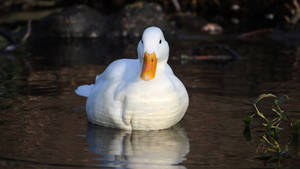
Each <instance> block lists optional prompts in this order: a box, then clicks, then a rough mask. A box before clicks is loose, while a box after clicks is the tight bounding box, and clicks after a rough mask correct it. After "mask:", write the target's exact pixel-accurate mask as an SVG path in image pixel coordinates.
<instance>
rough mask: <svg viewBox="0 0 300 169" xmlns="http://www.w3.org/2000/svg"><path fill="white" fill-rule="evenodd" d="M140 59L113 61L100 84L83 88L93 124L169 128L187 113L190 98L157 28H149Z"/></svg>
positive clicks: (140, 47) (99, 78) (79, 91)
mask: <svg viewBox="0 0 300 169" xmlns="http://www.w3.org/2000/svg"><path fill="white" fill-rule="evenodd" d="M137 53H138V58H137V59H120V60H116V61H114V62H112V63H111V64H110V65H109V66H108V67H107V68H106V70H105V71H104V72H103V73H102V74H100V75H98V76H97V77H96V83H95V84H91V85H83V86H79V87H78V88H77V89H76V91H75V92H76V94H78V95H80V96H85V97H88V99H87V102H86V111H87V117H88V120H89V121H90V122H91V123H93V124H98V125H102V126H106V127H113V128H120V129H126V130H159V129H166V128H169V127H171V126H173V125H174V124H176V123H177V122H179V121H180V120H181V119H182V117H183V115H184V114H185V112H186V110H187V107H188V104H189V98H188V94H187V91H186V89H185V87H184V85H183V84H182V82H181V81H180V80H179V79H178V78H177V77H176V76H175V75H174V74H173V71H172V69H171V67H170V66H169V65H168V63H167V60H168V57H169V45H168V42H167V41H166V40H165V38H164V35H163V33H162V31H161V30H160V29H159V28H157V27H149V28H147V29H146V30H145V31H144V33H143V36H142V39H141V40H140V41H139V44H138V47H137Z"/></svg>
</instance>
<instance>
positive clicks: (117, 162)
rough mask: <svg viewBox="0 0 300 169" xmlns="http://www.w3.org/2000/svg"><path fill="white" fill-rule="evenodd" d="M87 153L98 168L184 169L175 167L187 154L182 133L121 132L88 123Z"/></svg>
mask: <svg viewBox="0 0 300 169" xmlns="http://www.w3.org/2000/svg"><path fill="white" fill-rule="evenodd" d="M87 139H88V143H89V148H88V150H89V152H91V153H94V154H99V155H100V157H99V158H97V159H95V160H98V161H99V163H98V164H93V165H97V166H98V165H99V166H109V167H118V168H139V169H140V168H142V169H147V168H151V169H153V168H154V169H156V168H157V169H158V168H159V169H165V168H166V169H179V168H180V169H185V167H184V166H181V165H178V164H179V163H181V162H182V161H184V160H185V156H186V155H187V154H188V153H189V151H190V145H189V140H188V137H187V135H186V132H185V130H184V129H183V128H182V127H180V126H178V125H176V126H174V127H172V128H170V129H167V130H158V131H124V130H118V129H111V128H105V127H101V126H96V125H92V124H88V127H87Z"/></svg>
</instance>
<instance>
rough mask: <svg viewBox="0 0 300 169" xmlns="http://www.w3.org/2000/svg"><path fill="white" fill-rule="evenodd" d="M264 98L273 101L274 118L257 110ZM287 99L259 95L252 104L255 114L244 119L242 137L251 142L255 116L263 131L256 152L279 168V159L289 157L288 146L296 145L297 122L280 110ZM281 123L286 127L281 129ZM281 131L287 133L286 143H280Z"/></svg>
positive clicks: (284, 97) (286, 97)
mask: <svg viewBox="0 0 300 169" xmlns="http://www.w3.org/2000/svg"><path fill="white" fill-rule="evenodd" d="M264 98H273V99H274V100H273V103H274V104H273V106H272V108H271V110H272V112H274V113H275V117H273V118H270V117H267V116H266V115H265V114H264V113H263V112H262V111H260V109H259V108H258V103H259V102H260V101H261V100H262V99H264ZM287 99H289V98H288V96H287V95H284V96H281V97H277V96H276V95H274V94H261V95H260V96H259V97H258V98H256V99H255V100H254V102H253V107H254V110H255V113H253V114H251V115H249V116H247V117H246V118H244V123H245V128H244V136H245V138H246V139H247V140H251V122H252V121H253V119H254V117H256V116H257V117H258V119H260V120H261V121H262V123H261V127H262V128H263V130H264V134H263V135H262V136H261V138H260V139H259V142H258V145H257V149H256V150H257V152H258V153H260V154H261V157H260V159H264V160H266V161H267V162H274V161H276V162H278V166H280V159H282V158H287V157H289V154H288V150H289V146H290V145H291V144H292V143H296V142H297V139H298V128H299V120H298V121H292V120H291V119H289V118H288V115H287V114H286V112H285V111H284V110H283V109H282V108H281V104H282V103H283V102H284V100H287ZM283 123H286V124H288V125H286V126H288V127H287V128H283V127H282V126H284V124H283ZM283 131H285V132H289V138H288V141H287V142H286V143H282V140H283V138H281V137H280V133H281V132H283ZM281 139H282V140H281Z"/></svg>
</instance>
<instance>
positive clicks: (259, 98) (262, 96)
mask: <svg viewBox="0 0 300 169" xmlns="http://www.w3.org/2000/svg"><path fill="white" fill-rule="evenodd" d="M266 97H275V98H276V97H277V96H276V95H274V94H271V93H269V94H261V95H259V96H258V98H256V99H255V100H254V102H253V104H257V103H258V102H259V101H261V100H262V99H264V98H266Z"/></svg>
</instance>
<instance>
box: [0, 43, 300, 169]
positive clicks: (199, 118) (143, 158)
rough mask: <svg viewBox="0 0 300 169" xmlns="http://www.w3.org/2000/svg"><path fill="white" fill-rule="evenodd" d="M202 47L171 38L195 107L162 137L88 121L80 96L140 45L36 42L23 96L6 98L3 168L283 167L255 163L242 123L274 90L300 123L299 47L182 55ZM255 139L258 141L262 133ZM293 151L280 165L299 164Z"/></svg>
mask: <svg viewBox="0 0 300 169" xmlns="http://www.w3.org/2000/svg"><path fill="white" fill-rule="evenodd" d="M205 43H209V42H199V41H184V42H182V41H179V40H177V41H175V40H174V41H171V42H170V47H171V57H170V60H169V63H170V65H171V67H172V68H173V70H174V72H175V74H176V75H177V76H178V77H179V78H180V79H181V80H182V82H183V83H184V84H185V86H186V88H187V90H188V93H189V97H190V105H189V108H188V110H187V113H186V115H185V117H184V119H183V120H182V121H181V122H180V123H179V124H178V125H176V126H174V127H173V128H170V129H168V130H162V131H121V130H116V129H110V128H104V127H100V126H95V125H91V124H88V122H87V119H86V116H85V98H83V97H79V96H76V95H75V93H74V89H75V88H76V87H77V86H79V85H81V84H86V83H93V81H94V79H95V76H96V75H97V74H99V73H101V72H103V70H104V69H105V67H106V66H107V64H109V63H110V62H111V61H113V60H115V59H117V58H122V57H126V58H135V57H136V44H137V41H135V40H132V41H129V40H128V41H126V42H124V41H122V42H110V41H107V42H103V41H101V40H100V41H99V40H94V41H86V42H84V43H81V42H57V41H54V42H49V41H47V43H44V44H43V43H38V44H35V45H34V46H33V52H32V56H31V57H30V59H29V63H30V65H31V66H32V67H31V73H30V74H29V75H28V76H26V77H25V80H23V82H22V87H16V88H17V89H16V90H17V93H18V95H17V96H16V97H14V98H6V99H4V100H2V101H1V105H2V108H1V113H0V115H1V118H0V120H1V121H0V133H1V137H0V166H1V168H59V167H60V168H137V169H146V168H157V169H162V168H170V169H177V168H183V169H185V168H188V169H190V168H194V169H198V168H214V169H216V168H228V169H230V168H272V167H274V166H276V163H275V164H274V163H271V164H265V163H264V162H263V161H262V160H259V159H257V157H258V154H257V153H256V152H255V149H256V144H257V140H255V139H253V140H252V141H246V139H245V138H244V137H243V127H244V124H243V118H244V117H245V116H247V115H249V114H250V111H251V110H252V101H253V99H254V98H255V97H257V96H258V95H259V94H261V93H269V92H271V93H274V94H276V95H279V96H280V95H283V94H287V95H288V96H289V97H290V100H289V101H288V102H287V103H286V105H285V108H286V110H287V112H288V114H289V116H290V117H291V118H294V119H300V115H299V113H300V104H299V103H300V68H299V66H300V52H299V51H300V50H299V49H298V52H297V47H295V46H288V45H283V44H280V43H277V44H276V43H271V42H247V43H246V42H243V41H230V42H227V41H222V42H219V44H226V45H227V46H228V47H230V48H231V49H233V50H235V51H236V52H237V53H238V54H239V55H240V58H239V59H238V60H236V61H233V62H229V63H226V64H225V63H222V62H221V63H220V62H213V63H211V62H210V63H207V62H203V61H197V60H195V59H194V60H193V59H190V60H181V59H180V56H181V55H182V54H187V55H190V54H191V49H192V48H195V47H198V46H201V45H203V44H205ZM128 44H130V45H128ZM216 50H219V49H216ZM210 52H213V54H215V55H216V54H218V55H222V54H223V55H226V52H225V53H224V51H214V50H212V49H210V51H206V53H205V54H210ZM222 52H223V53H222ZM200 55H201V54H200ZM11 83H15V82H14V81H12V82H11ZM24 83H25V85H24ZM17 86H18V85H17ZM3 105H6V106H3ZM252 134H253V135H254V137H253V138H255V136H257V137H258V136H259V135H261V132H259V131H253V133H252ZM291 149H292V150H291V153H292V154H291V155H292V158H291V159H287V160H284V161H282V163H281V166H282V168H291V169H292V168H295V169H296V168H298V167H299V165H300V162H299V160H300V153H299V152H300V151H299V147H297V146H296V147H292V148H291Z"/></svg>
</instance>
